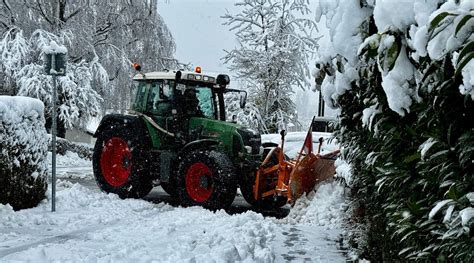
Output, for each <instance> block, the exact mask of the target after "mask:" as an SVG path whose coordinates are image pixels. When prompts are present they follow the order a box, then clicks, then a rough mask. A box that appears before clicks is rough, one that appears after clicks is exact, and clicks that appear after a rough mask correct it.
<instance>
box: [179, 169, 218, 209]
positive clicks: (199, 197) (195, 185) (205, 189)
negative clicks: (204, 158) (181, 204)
mask: <svg viewBox="0 0 474 263" xmlns="http://www.w3.org/2000/svg"><path fill="white" fill-rule="evenodd" d="M213 189H214V187H213V184H212V172H211V169H209V167H208V166H207V165H205V164H204V163H201V162H199V163H195V164H193V165H191V166H190V167H189V168H188V171H187V172H186V190H187V191H188V194H189V197H191V198H192V199H193V200H194V201H196V202H199V203H202V202H204V201H206V200H207V199H209V197H210V196H211V194H212V190H213Z"/></svg>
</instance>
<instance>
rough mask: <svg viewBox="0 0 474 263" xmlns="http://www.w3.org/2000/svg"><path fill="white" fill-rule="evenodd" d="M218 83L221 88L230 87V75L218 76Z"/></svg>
mask: <svg viewBox="0 0 474 263" xmlns="http://www.w3.org/2000/svg"><path fill="white" fill-rule="evenodd" d="M216 83H217V85H219V86H220V87H221V88H225V86H227V85H229V83H230V78H229V75H225V74H219V75H217V79H216Z"/></svg>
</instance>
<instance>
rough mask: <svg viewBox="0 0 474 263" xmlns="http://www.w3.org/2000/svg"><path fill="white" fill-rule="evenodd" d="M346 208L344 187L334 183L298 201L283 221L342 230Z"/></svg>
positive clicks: (321, 186) (320, 187)
mask: <svg viewBox="0 0 474 263" xmlns="http://www.w3.org/2000/svg"><path fill="white" fill-rule="evenodd" d="M346 207H347V205H346V202H345V196H344V186H343V185H341V184H340V183H339V182H336V181H332V182H328V183H324V184H322V185H320V186H319V187H318V189H317V190H316V192H315V193H312V194H310V195H308V196H306V197H305V196H303V197H302V198H300V199H298V200H297V201H296V204H295V206H294V207H293V208H292V209H291V211H290V214H289V215H288V216H287V217H286V218H284V219H282V220H281V221H282V222H285V223H289V224H307V225H316V226H324V227H326V228H328V229H332V228H339V229H340V228H341V226H342V223H343V219H344V212H345V210H346Z"/></svg>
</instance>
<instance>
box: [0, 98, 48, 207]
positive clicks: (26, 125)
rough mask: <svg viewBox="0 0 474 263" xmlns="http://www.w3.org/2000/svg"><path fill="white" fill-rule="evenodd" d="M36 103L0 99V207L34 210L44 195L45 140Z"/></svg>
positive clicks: (40, 108)
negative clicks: (8, 205) (8, 206)
mask: <svg viewBox="0 0 474 263" xmlns="http://www.w3.org/2000/svg"><path fill="white" fill-rule="evenodd" d="M44 122H45V120H44V106H43V103H42V102H41V101H39V100H37V99H32V98H27V97H11V96H0V145H1V148H0V203H2V204H8V203H9V204H10V205H11V206H12V207H13V209H15V210H18V209H23V208H29V207H34V206H36V205H37V204H38V203H39V202H40V201H41V200H42V199H43V198H44V196H45V192H46V186H47V185H46V163H45V160H46V153H47V149H48V137H47V135H46V130H45V128H44Z"/></svg>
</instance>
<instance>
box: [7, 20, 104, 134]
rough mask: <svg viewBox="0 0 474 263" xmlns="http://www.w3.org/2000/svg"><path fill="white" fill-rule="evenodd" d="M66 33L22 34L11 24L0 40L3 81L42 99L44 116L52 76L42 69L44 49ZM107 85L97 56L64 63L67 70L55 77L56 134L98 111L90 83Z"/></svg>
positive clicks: (97, 99)
mask: <svg viewBox="0 0 474 263" xmlns="http://www.w3.org/2000/svg"><path fill="white" fill-rule="evenodd" d="M66 40H67V36H57V35H55V34H51V33H49V32H46V31H43V30H36V31H34V32H33V33H32V34H31V37H30V38H25V37H24V33H23V31H22V30H20V29H17V28H12V29H10V30H9V31H7V32H6V33H5V35H4V37H3V39H2V41H1V42H0V50H1V51H2V53H1V55H2V56H1V60H0V65H1V66H2V69H3V74H4V75H5V79H6V83H10V85H12V86H15V87H16V89H17V90H16V93H17V94H18V95H22V96H29V97H34V98H38V99H40V100H42V101H43V102H44V103H45V105H46V116H48V117H49V116H51V109H52V89H53V86H52V84H53V83H52V77H51V76H49V75H47V74H46V72H45V70H44V65H43V56H44V51H45V49H47V48H48V47H49V46H50V45H51V44H53V43H65V42H66ZM93 81H95V83H100V82H101V83H102V84H103V85H104V86H105V85H107V82H108V80H107V73H106V72H105V70H104V69H103V67H102V65H101V64H100V63H98V62H97V58H96V59H95V60H92V61H90V62H86V61H84V60H81V61H78V62H76V63H73V62H71V61H69V63H67V74H66V76H64V77H58V82H57V88H58V94H59V96H58V118H59V123H58V124H59V126H58V127H59V128H58V130H59V131H60V132H59V135H60V136H61V137H64V132H65V128H72V127H73V126H76V127H82V126H84V125H85V124H86V123H87V122H88V121H89V119H90V118H91V117H94V116H97V115H98V114H99V113H100V109H101V102H102V98H101V97H100V95H99V94H98V93H97V92H96V91H95V90H94V89H93V88H92V83H93Z"/></svg>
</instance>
